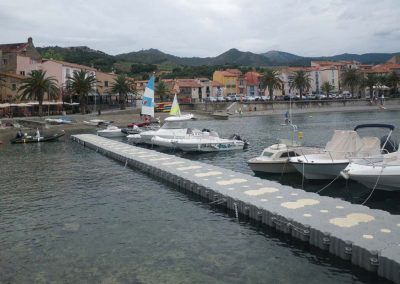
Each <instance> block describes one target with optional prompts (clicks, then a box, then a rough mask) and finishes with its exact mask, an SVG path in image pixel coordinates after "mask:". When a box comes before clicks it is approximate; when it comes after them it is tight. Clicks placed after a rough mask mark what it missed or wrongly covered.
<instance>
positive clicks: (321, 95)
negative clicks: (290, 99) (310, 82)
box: [316, 94, 326, 100]
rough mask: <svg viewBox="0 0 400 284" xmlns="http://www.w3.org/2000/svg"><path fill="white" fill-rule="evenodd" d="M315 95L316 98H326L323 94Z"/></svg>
mask: <svg viewBox="0 0 400 284" xmlns="http://www.w3.org/2000/svg"><path fill="white" fill-rule="evenodd" d="M316 97H317V100H326V95H325V94H317V95H316Z"/></svg>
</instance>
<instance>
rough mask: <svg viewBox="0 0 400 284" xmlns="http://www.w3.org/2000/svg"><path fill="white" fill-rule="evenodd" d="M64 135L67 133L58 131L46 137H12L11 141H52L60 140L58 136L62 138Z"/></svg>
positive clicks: (20, 142) (19, 142)
mask: <svg viewBox="0 0 400 284" xmlns="http://www.w3.org/2000/svg"><path fill="white" fill-rule="evenodd" d="M64 135H65V133H64V132H62V133H56V134H54V135H51V136H44V137H40V138H36V137H31V136H28V137H22V138H15V139H12V140H11V141H10V142H11V144H26V143H40V142H52V141H56V140H58V138H60V137H62V136H64Z"/></svg>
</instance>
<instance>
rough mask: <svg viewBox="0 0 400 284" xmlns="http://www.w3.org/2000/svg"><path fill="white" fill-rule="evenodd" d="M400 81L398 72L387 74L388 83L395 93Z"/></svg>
mask: <svg viewBox="0 0 400 284" xmlns="http://www.w3.org/2000/svg"><path fill="white" fill-rule="evenodd" d="M399 83H400V77H399V76H398V75H397V74H396V72H394V71H393V72H392V73H390V74H389V75H388V76H387V84H388V86H389V87H390V88H391V89H392V91H391V93H392V94H394V93H396V92H397V86H398V84H399Z"/></svg>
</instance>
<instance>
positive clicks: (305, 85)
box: [289, 71, 311, 100]
mask: <svg viewBox="0 0 400 284" xmlns="http://www.w3.org/2000/svg"><path fill="white" fill-rule="evenodd" d="M289 87H290V89H291V90H293V89H298V90H299V92H300V100H301V99H303V91H305V90H307V91H308V90H309V89H310V88H311V78H310V75H309V74H308V73H307V72H305V71H295V72H293V73H292V76H291V77H290V78H289Z"/></svg>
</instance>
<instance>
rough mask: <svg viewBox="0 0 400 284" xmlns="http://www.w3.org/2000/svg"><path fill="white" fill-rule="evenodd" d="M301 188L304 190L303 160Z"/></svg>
mask: <svg viewBox="0 0 400 284" xmlns="http://www.w3.org/2000/svg"><path fill="white" fill-rule="evenodd" d="M301 189H302V190H304V161H303V172H302V177H301Z"/></svg>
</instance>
